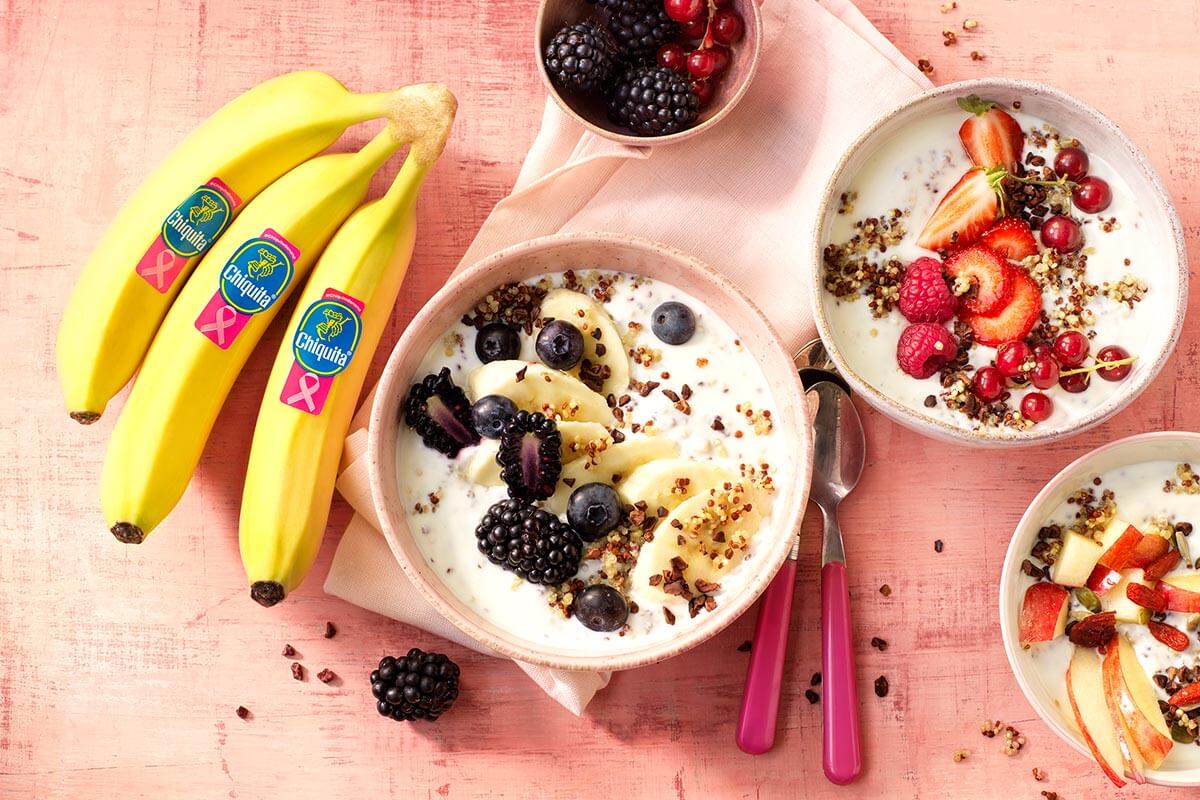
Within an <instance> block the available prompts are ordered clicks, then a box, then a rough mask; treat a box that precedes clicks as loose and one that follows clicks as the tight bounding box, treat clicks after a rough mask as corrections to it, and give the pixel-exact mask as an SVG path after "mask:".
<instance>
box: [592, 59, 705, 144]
mask: <svg viewBox="0 0 1200 800" xmlns="http://www.w3.org/2000/svg"><path fill="white" fill-rule="evenodd" d="M699 114H700V100H699V98H697V97H696V93H695V92H693V91H692V87H691V84H690V83H689V82H688V79H687V78H686V77H685V76H683V75H680V74H679V73H678V72H675V71H674V70H671V69H667V68H666V67H643V66H635V67H630V68H629V69H628V70H627V71H626V72H625V74H624V75H622V76H621V77H620V78H618V79H617V82H616V84H615V86H614V87H613V92H612V95H611V96H610V97H609V99H608V116H609V119H611V120H612V121H613V122H615V123H617V124H618V125H622V126H624V127H626V128H628V129H629V130H631V131H632V132H633V133H635V134H637V135H638V136H666V135H668V134H671V133H678V132H679V131H682V130H685V129H686V128H689V127H691V125H692V123H694V122H695V121H696V117H697V116H699Z"/></svg>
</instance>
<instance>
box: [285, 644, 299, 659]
mask: <svg viewBox="0 0 1200 800" xmlns="http://www.w3.org/2000/svg"><path fill="white" fill-rule="evenodd" d="M295 656H296V648H294V647H292V646H291V645H290V644H285V645H284V646H283V657H284V658H295Z"/></svg>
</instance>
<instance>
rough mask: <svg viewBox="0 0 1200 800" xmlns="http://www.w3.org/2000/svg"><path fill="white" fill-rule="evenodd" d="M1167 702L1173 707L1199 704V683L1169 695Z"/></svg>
mask: <svg viewBox="0 0 1200 800" xmlns="http://www.w3.org/2000/svg"><path fill="white" fill-rule="evenodd" d="M1176 633H1178V631H1176ZM1167 702H1168V703H1169V704H1171V705H1173V706H1194V705H1196V704H1197V703H1200V682H1197V683H1193V684H1190V685H1188V686H1185V687H1183V688H1182V689H1180V690H1179V691H1178V692H1176V693H1175V694H1173V695H1171V696H1170V697H1169V698H1168V699H1167Z"/></svg>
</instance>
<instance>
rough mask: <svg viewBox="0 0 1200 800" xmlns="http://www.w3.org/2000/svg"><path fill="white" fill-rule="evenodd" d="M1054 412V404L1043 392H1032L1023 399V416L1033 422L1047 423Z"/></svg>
mask: <svg viewBox="0 0 1200 800" xmlns="http://www.w3.org/2000/svg"><path fill="white" fill-rule="evenodd" d="M1053 411H1054V403H1052V402H1050V398H1049V397H1046V395H1044V394H1042V393H1041V392H1030V393H1029V394H1027V395H1025V397H1023V398H1022V399H1021V416H1023V417H1025V419H1027V420H1030V421H1032V422H1045V421H1046V420H1048V419H1050V414H1051V413H1052V412H1053Z"/></svg>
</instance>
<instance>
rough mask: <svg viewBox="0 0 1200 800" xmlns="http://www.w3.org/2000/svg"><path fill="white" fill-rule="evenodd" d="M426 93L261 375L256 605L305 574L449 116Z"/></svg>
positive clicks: (246, 506)
mask: <svg viewBox="0 0 1200 800" xmlns="http://www.w3.org/2000/svg"><path fill="white" fill-rule="evenodd" d="M425 93H426V95H427V103H426V105H425V108H424V109H423V111H422V113H420V114H418V115H416V117H417V118H416V119H415V120H414V119H413V118H412V117H410V118H409V119H410V121H412V122H413V124H414V127H415V128H416V132H417V133H418V138H417V139H415V140H414V144H413V147H412V150H411V151H410V153H409V156H408V158H407V159H406V160H405V162H404V166H403V167H402V168H401V169H400V173H399V174H398V175H397V176H396V179H395V181H394V182H393V183H392V186H391V188H390V189H389V190H388V192H387V194H385V195H384V196H383V197H382V198H380V199H379V200H376V201H374V202H372V203H368V204H367V205H365V206H363V207H362V208H361V209H359V210H358V211H356V212H355V213H354V215H353V216H351V217H350V219H349V220H347V221H346V224H345V225H343V226H342V228H341V230H339V231H338V232H337V235H336V236H334V238H333V241H331V242H330V243H329V247H328V248H326V250H325V253H324V254H323V255H322V256H321V260H320V262H319V263H318V264H317V266H316V267H315V268H314V269H313V272H312V276H311V277H310V278H309V280H308V284H307V286H305V288H304V293H303V294H302V295H301V296H300V300H299V302H298V303H297V304H296V311H295V313H294V314H293V315H292V320H291V322H290V323H289V324H288V329H287V332H286V333H285V334H284V337H283V344H282V345H281V346H280V349H279V355H278V356H277V357H276V359H275V366H274V368H273V369H272V370H271V377H270V379H269V380H268V382H267V388H266V392H265V394H264V396H263V402H262V407H261V409H260V410H259V412H258V422H257V424H256V425H255V428H254V441H253V443H252V444H251V447H250V464H249V467H248V468H247V470H246V485H245V489H244V490H243V494H242V513H241V522H240V525H239V539H240V545H241V551H242V564H243V566H244V567H245V569H246V576H247V577H248V578H249V581H250V596H251V597H253V598H254V599H255V600H257V601H258V602H259V603H261V604H263V605H264V606H273V605H275V604H276V603H278V602H279V601H280V600H282V599H283V598H284V595H285V594H287V593H288V592H290V591H292V590H293V589H295V588H296V587H297V586H298V585H299V584H300V582H301V581H303V580H304V576H305V575H306V574H307V573H308V570H309V568H310V567H312V564H313V561H314V560H315V559H316V557H317V551H318V550H319V549H320V546H321V539H322V537H323V536H324V534H325V523H326V521H327V520H328V517H329V504H330V500H331V498H332V495H333V484H334V479H335V478H336V475H337V467H338V461H339V458H340V457H341V452H342V442H343V441H344V439H345V436H346V429H347V428H348V427H349V425H350V418H351V415H352V414H353V413H354V406H355V404H356V402H357V400H358V395H359V392H360V391H361V389H362V385H363V381H364V379H365V378H366V375H367V368H368V367H369V366H370V364H371V354H372V353H373V352H374V351H375V348H376V347H377V346H378V344H379V339H380V337H381V336H382V335H383V329H384V326H385V325H386V323H387V321H388V319H389V318H390V317H391V313H392V308H393V306H394V305H395V302H396V295H397V294H398V293H399V291H400V284H401V282H402V281H403V280H404V274H405V271H406V270H407V269H408V263H409V259H410V258H411V256H412V251H413V243H414V241H415V239H416V213H415V212H416V202H417V195H418V193H419V192H420V190H421V185H422V182H423V181H424V179H425V174H426V173H427V172H428V170H429V168H430V167H431V166H433V163H434V162H435V161H436V160H437V157H438V156H439V155H440V154H441V151H442V147H443V145H444V143H445V140H446V136H447V135H448V134H449V131H450V126H451V124H452V123H453V121H454V113H455V109H456V107H457V103H456V101H455V99H454V95H452V94H451V93H450V92H449V91H448V90H447V89H446V88H445V87H444V86H442V85H441V84H426V85H425Z"/></svg>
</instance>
